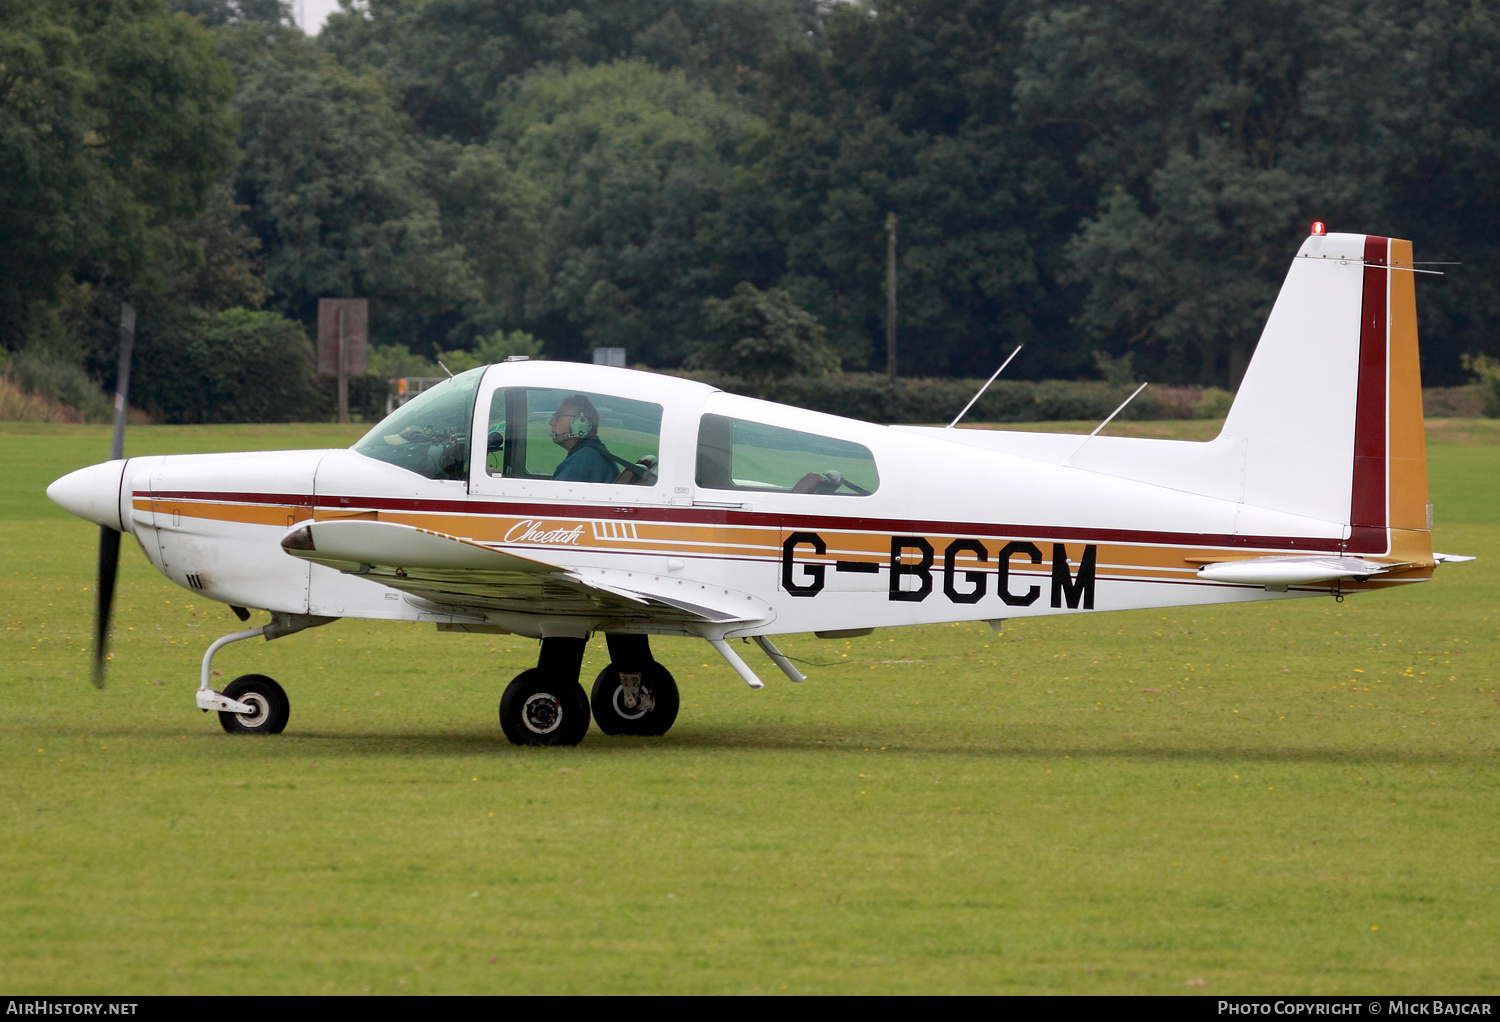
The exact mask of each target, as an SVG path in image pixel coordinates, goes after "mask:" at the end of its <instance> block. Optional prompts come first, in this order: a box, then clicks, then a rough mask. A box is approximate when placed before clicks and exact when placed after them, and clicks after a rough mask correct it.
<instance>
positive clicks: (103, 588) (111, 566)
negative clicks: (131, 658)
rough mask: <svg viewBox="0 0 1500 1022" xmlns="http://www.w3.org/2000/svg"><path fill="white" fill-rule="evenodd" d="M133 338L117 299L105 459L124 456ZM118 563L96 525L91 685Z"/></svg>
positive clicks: (111, 543)
mask: <svg viewBox="0 0 1500 1022" xmlns="http://www.w3.org/2000/svg"><path fill="white" fill-rule="evenodd" d="M134 341H135V309H133V308H131V307H130V303H129V302H121V303H120V363H119V370H118V372H117V373H116V375H115V431H114V435H113V436H112V437H111V438H110V445H109V459H110V460H111V461H118V460H119V459H121V458H123V457H124V456H125V409H126V407H127V404H126V401H127V400H128V398H129V396H130V349H131V348H132V346H133V344H134ZM119 567H120V534H119V533H118V532H116V531H115V530H114V529H111V528H110V527H109V526H107V525H101V526H99V585H98V590H97V592H98V597H97V602H96V603H95V605H94V675H93V681H94V687H95V688H103V687H104V661H105V660H106V659H107V658H108V655H109V612H110V608H111V607H112V606H113V605H114V602H115V575H116V573H117V572H118V571H119Z"/></svg>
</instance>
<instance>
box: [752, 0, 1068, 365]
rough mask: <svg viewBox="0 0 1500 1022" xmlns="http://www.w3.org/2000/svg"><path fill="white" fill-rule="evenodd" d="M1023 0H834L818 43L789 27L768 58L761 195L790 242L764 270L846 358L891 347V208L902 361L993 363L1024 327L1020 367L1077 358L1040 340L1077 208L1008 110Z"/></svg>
mask: <svg viewBox="0 0 1500 1022" xmlns="http://www.w3.org/2000/svg"><path fill="white" fill-rule="evenodd" d="M1020 8H1021V5H1004V4H995V3H990V2H988V0H959V2H953V0H901V2H894V3H880V4H869V5H866V4H835V5H830V7H829V9H828V12H827V15H826V21H825V36H824V39H825V40H826V42H824V44H823V45H821V46H819V45H816V43H817V40H813V41H811V42H801V41H795V42H793V41H789V43H788V45H787V48H786V49H785V50H784V52H783V54H782V55H781V56H780V58H779V59H778V62H777V63H776V66H775V72H774V80H775V81H776V83H777V87H776V89H775V90H774V91H771V90H768V99H769V101H770V102H771V103H772V104H773V124H774V125H775V132H774V134H773V135H772V137H771V138H770V139H769V140H768V142H767V147H766V148H767V149H768V154H767V156H766V157H765V158H764V160H763V161H762V164H761V168H762V172H763V174H764V185H763V194H764V199H763V200H762V201H763V203H764V205H765V206H766V207H768V208H769V210H770V211H771V212H772V213H773V215H774V216H775V226H776V233H777V240H778V241H779V242H780V244H781V247H782V253H784V254H781V255H780V259H779V260H778V262H779V265H774V266H773V267H771V272H772V273H773V274H774V279H773V280H770V281H768V283H774V284H776V285H777V286H779V287H782V288H785V289H786V290H788V291H789V292H791V293H792V294H793V295H794V296H795V297H796V299H797V301H798V302H799V303H800V304H802V305H803V306H804V307H806V308H807V309H808V310H809V311H811V312H812V313H813V314H814V315H815V316H817V318H818V320H819V322H821V323H823V324H824V325H825V326H826V327H827V329H828V332H829V340H830V342H831V343H832V344H833V346H834V347H835V348H836V349H837V350H838V351H839V353H840V354H841V356H842V357H843V359H844V361H845V363H846V364H850V365H853V366H863V365H867V364H869V363H870V362H871V361H876V362H880V361H883V358H884V326H885V322H884V321H885V296H884V293H883V284H884V280H885V257H886V245H885V232H884V229H883V223H884V220H885V217H886V214H887V213H889V212H894V213H896V214H897V216H898V221H899V223H898V231H897V233H898V266H897V294H898V298H899V313H898V348H899V352H900V358H899V363H900V367H901V371H902V372H903V373H904V374H909V375H914V376H918V375H937V374H969V375H973V374H978V373H984V374H988V372H990V371H992V370H993V369H994V367H995V366H997V365H998V364H999V363H1000V361H1001V359H1002V358H1003V357H1004V353H1006V352H1008V351H1009V350H1010V349H1012V348H1014V347H1015V345H1016V344H1017V343H1022V342H1025V343H1028V344H1030V346H1031V347H1030V349H1029V350H1030V359H1029V361H1030V365H1029V366H1028V371H1029V372H1032V373H1037V374H1046V373H1049V372H1051V373H1059V372H1060V373H1066V374H1067V375H1072V374H1073V373H1074V372H1075V371H1076V370H1077V369H1078V368H1079V365H1078V362H1079V355H1078V354H1073V355H1070V354H1069V353H1068V352H1067V351H1066V350H1065V349H1064V348H1063V346H1062V345H1055V344H1052V343H1048V342H1049V341H1051V340H1053V339H1054V338H1053V337H1051V336H1049V331H1057V330H1058V328H1059V327H1064V326H1066V314H1065V313H1059V312H1058V311H1057V310H1056V309H1053V310H1049V309H1048V308H1047V306H1046V304H1045V301H1044V299H1045V294H1044V290H1043V284H1044V281H1045V275H1046V269H1045V266H1044V264H1043V263H1042V260H1041V256H1042V252H1041V251H1040V250H1041V248H1042V247H1043V246H1045V245H1046V244H1047V243H1048V241H1047V239H1048V238H1049V237H1050V236H1051V233H1052V232H1053V231H1055V230H1057V229H1061V230H1062V231H1063V232H1066V231H1069V230H1071V229H1072V227H1073V223H1074V222H1075V221H1074V218H1072V217H1070V216H1066V215H1065V214H1066V213H1067V212H1068V211H1067V210H1066V209H1065V208H1064V209H1062V210H1060V209H1059V204H1058V201H1057V197H1056V194H1055V193H1056V183H1055V182H1054V181H1052V180H1039V179H1038V178H1039V177H1040V176H1041V175H1042V173H1043V171H1045V170H1046V168H1047V167H1048V166H1049V164H1048V163H1047V160H1046V157H1047V156H1048V155H1049V154H1048V153H1047V152H1046V151H1045V150H1039V149H1038V147H1037V146H1035V145H1034V144H1033V141H1032V140H1031V139H1029V138H1027V137H1026V135H1025V133H1024V132H1023V131H1022V130H1021V129H1020V127H1019V126H1018V125H1017V123H1016V118H1015V115H1014V113H1013V109H1012V108H1013V101H1012V98H1011V96H1010V85H1011V81H1012V78H1013V76H1014V66H1015V63H1016V60H1017V58H1018V56H1019V54H1020V52H1021V51H1020V48H1019V43H1020V29H1019V24H1018V12H1019V10H1020ZM1059 177H1061V175H1059ZM1059 217H1061V219H1060V220H1057V221H1055V222H1054V219H1053V218H1059ZM753 237H754V235H753V234H752V235H751V238H752V239H753ZM1082 357H1083V358H1085V359H1086V353H1082Z"/></svg>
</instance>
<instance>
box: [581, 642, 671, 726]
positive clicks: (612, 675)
mask: <svg viewBox="0 0 1500 1022" xmlns="http://www.w3.org/2000/svg"><path fill="white" fill-rule="evenodd" d="M627 677H628V675H626V676H622V673H621V671H620V669H619V668H618V667H616V666H615V665H614V664H610V665H609V666H608V667H606V668H605V669H604V670H602V671H600V672H599V677H597V678H595V679H594V691H593V695H592V696H591V698H590V699H589V705H590V706H591V707H592V708H593V711H594V723H596V724H598V725H599V730H600V731H603V732H604V733H605V734H607V735H664V734H666V733H667V732H668V731H669V730H670V729H671V727H672V724H673V722H675V721H676V720H677V710H678V707H679V706H680V705H681V700H680V699H679V697H678V694H677V682H676V680H675V679H673V677H672V675H671V673H670V672H669V671H668V670H667V669H666V668H665V667H663V666H662V665H661V664H659V663H657V662H655V661H654V660H653V661H651V662H650V663H649V664H647V665H646V666H645V668H644V669H642V671H641V672H640V681H639V683H638V684H637V685H635V686H633V687H634V691H631V690H630V689H631V686H627V685H626V683H625V680H626V678H627Z"/></svg>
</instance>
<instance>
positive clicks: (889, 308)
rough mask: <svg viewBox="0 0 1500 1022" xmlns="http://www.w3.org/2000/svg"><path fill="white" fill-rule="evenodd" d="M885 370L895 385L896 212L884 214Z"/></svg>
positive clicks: (892, 384)
mask: <svg viewBox="0 0 1500 1022" xmlns="http://www.w3.org/2000/svg"><path fill="white" fill-rule="evenodd" d="M885 371H886V374H887V375H888V376H890V378H891V386H893V387H894V386H895V385H896V214H895V213H887V214H886V215H885Z"/></svg>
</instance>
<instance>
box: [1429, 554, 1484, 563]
mask: <svg viewBox="0 0 1500 1022" xmlns="http://www.w3.org/2000/svg"><path fill="white" fill-rule="evenodd" d="M1432 559H1433V560H1434V561H1437V562H1438V563H1439V564H1462V563H1463V562H1465V561H1472V560H1474V557H1473V556H1472V555H1470V554H1439V553H1434V554H1433V555H1432Z"/></svg>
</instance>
